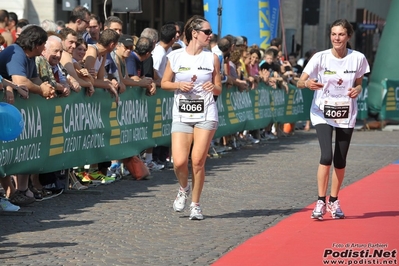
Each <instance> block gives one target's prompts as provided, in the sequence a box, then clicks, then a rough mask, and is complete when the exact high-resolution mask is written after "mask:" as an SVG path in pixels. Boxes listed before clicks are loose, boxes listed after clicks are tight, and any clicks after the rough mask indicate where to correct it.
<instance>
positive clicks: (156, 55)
mask: <svg viewBox="0 0 399 266" xmlns="http://www.w3.org/2000/svg"><path fill="white" fill-rule="evenodd" d="M175 36H176V27H175V26H174V25H172V24H166V25H164V26H162V28H161V38H160V41H159V43H158V44H157V45H156V46H155V48H154V50H153V51H152V60H153V68H154V75H155V77H154V79H155V80H158V79H159V80H161V79H162V77H163V73H164V72H165V68H166V62H167V58H166V55H167V54H168V53H169V52H171V51H172V45H173V43H174V42H175Z"/></svg>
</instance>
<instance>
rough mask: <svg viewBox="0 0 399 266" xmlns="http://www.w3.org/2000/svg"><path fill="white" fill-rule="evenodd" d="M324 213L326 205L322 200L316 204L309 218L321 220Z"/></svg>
mask: <svg viewBox="0 0 399 266" xmlns="http://www.w3.org/2000/svg"><path fill="white" fill-rule="evenodd" d="M325 213H326V204H325V203H324V201H322V200H318V201H317V202H316V207H315V208H314V209H313V212H312V215H311V216H310V218H312V219H318V220H323V215H324V214H325Z"/></svg>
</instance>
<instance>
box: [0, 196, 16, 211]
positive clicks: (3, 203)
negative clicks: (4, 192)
mask: <svg viewBox="0 0 399 266" xmlns="http://www.w3.org/2000/svg"><path fill="white" fill-rule="evenodd" d="M0 208H1V209H2V210H3V211H5V212H16V211H19V209H20V208H19V206H17V205H14V204H12V203H11V202H9V201H8V199H4V198H0Z"/></svg>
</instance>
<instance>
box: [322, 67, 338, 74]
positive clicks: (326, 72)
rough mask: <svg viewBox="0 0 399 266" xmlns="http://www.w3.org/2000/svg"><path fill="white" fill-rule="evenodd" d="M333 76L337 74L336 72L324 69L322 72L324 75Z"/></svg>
mask: <svg viewBox="0 0 399 266" xmlns="http://www.w3.org/2000/svg"><path fill="white" fill-rule="evenodd" d="M335 74H337V71H332V70H328V69H327V68H325V70H324V75H335Z"/></svg>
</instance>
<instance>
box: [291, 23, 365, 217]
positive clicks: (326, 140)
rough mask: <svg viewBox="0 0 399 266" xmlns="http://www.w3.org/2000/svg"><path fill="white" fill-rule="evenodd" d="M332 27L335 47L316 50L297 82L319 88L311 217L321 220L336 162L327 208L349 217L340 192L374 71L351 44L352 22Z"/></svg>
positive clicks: (314, 114) (313, 114)
mask: <svg viewBox="0 0 399 266" xmlns="http://www.w3.org/2000/svg"><path fill="white" fill-rule="evenodd" d="M330 30H331V31H330V40H331V44H332V48H331V49H327V50H324V51H321V52H318V53H316V54H315V55H314V56H313V57H312V58H311V59H310V60H309V63H308V64H307V65H306V67H305V69H304V70H303V73H302V76H301V77H300V80H299V81H298V84H297V86H298V88H309V89H311V90H314V91H315V92H314V97H313V101H312V106H311V110H310V118H311V121H312V124H313V125H314V126H315V128H316V133H317V137H318V139H319V144H320V150H321V157H320V163H319V167H318V170H317V187H318V199H317V203H316V207H315V208H314V210H313V212H312V215H311V218H313V219H319V220H322V219H323V215H324V214H325V212H326V193H327V187H328V181H329V175H330V168H331V164H332V163H333V162H334V169H333V173H332V182H331V193H330V198H329V202H328V204H327V210H328V211H329V212H330V213H331V216H332V218H334V219H340V218H344V217H345V215H344V213H343V211H342V209H341V207H340V202H339V200H338V193H339V190H340V188H341V184H342V181H343V180H344V175H345V167H346V156H347V153H348V150H349V146H350V141H351V137H352V133H353V128H354V127H355V123H356V115H357V96H358V95H359V94H360V93H361V91H362V81H363V75H364V74H365V73H368V72H370V68H369V64H368V62H367V59H366V57H365V56H364V55H363V54H362V53H360V52H357V51H354V50H352V49H351V47H350V44H349V40H350V38H351V37H352V35H353V33H354V31H353V28H352V25H351V24H350V23H349V22H348V21H347V20H345V19H339V20H336V21H335V22H333V23H332V24H331V28H330ZM327 69H328V71H326V70H327ZM327 72H328V73H327ZM334 129H335V150H334V153H333V150H332V135H333V131H334Z"/></svg>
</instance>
